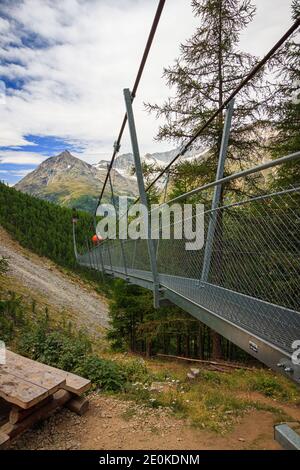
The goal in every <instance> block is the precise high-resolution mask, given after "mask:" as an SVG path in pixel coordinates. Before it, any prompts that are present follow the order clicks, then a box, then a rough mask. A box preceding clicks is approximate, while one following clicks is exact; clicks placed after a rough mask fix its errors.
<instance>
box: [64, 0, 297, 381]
mask: <svg viewBox="0 0 300 470" xmlns="http://www.w3.org/2000/svg"><path fill="white" fill-rule="evenodd" d="M163 4H164V2H160V3H159V7H158V10H157V13H156V16H155V20H154V23H153V25H152V29H151V32H150V35H149V38H148V42H147V45H146V48H145V52H144V56H143V59H142V62H141V65H140V68H139V71H138V74H137V78H136V81H135V84H134V86H133V88H132V91H131V92H130V91H129V89H125V90H124V100H125V107H126V114H125V116H124V119H123V122H122V125H121V130H120V133H119V136H118V139H117V141H116V143H115V145H114V151H113V155H112V159H111V162H110V164H109V167H108V172H107V176H106V179H105V182H104V185H103V189H102V192H101V195H100V198H99V204H100V203H101V201H102V200H103V199H105V198H106V200H109V199H110V200H111V201H112V202H113V203H115V193H116V190H115V188H114V181H113V176H112V175H113V171H114V170H115V166H114V165H115V159H116V156H117V154H118V151H119V149H120V142H121V139H122V135H123V132H124V129H125V127H126V124H127V123H128V125H129V131H130V137H131V143H132V151H133V155H134V164H135V172H136V177H137V183H138V188H139V197H138V199H139V200H140V201H141V202H142V203H144V204H147V192H148V191H149V190H150V189H151V188H152V187H154V185H156V184H157V183H158V181H159V180H160V181H162V179H163V178H164V189H165V188H166V185H167V184H168V181H169V178H168V175H169V171H170V169H171V167H172V166H173V165H174V164H175V162H176V160H178V159H179V158H181V157H182V156H184V154H185V153H186V152H187V150H188V149H189V148H190V147H191V146H192V145H193V144H194V143H195V141H196V139H197V138H198V137H199V136H201V134H202V133H203V131H204V130H205V129H206V128H207V127H208V126H209V125H210V124H211V123H213V122H214V120H215V119H216V118H218V116H219V115H220V113H222V112H225V119H224V128H223V137H222V144H221V149H220V154H219V161H218V168H217V171H216V178H215V180H214V181H212V182H211V183H209V184H206V185H204V186H201V187H198V188H196V189H194V190H192V191H190V192H187V193H185V194H182V195H180V196H179V197H177V198H175V199H173V200H171V201H166V200H164V201H163V202H162V203H161V207H162V208H163V206H164V204H166V203H169V204H170V203H179V204H183V203H188V202H193V203H194V202H195V201H197V202H205V209H204V222H205V223H204V229H205V245H204V247H203V249H201V250H194V251H187V250H185V246H184V244H185V241H186V240H185V239H181V240H178V239H176V238H175V237H174V236H172V233H173V234H174V228H175V227H174V225H175V221H173V222H172V221H171V222H170V233H171V237H170V239H168V240H166V239H162V238H160V237H158V239H153V238H151V236H149V237H148V239H145V240H144V239H139V240H129V239H127V240H122V239H114V240H105V241H104V242H102V243H100V244H98V245H97V246H94V247H92V246H89V247H88V249H87V250H86V251H85V252H81V253H79V252H78V249H77V247H76V227H75V224H74V226H73V228H74V230H73V234H74V246H75V254H76V258H77V261H78V263H79V264H80V265H82V266H86V267H88V268H91V269H95V270H98V271H101V272H103V273H106V274H108V275H112V276H114V277H117V278H121V279H124V280H125V281H127V282H129V283H132V284H136V285H139V286H142V287H144V288H146V289H150V290H152V291H153V296H154V303H155V306H156V307H159V306H160V305H164V304H165V303H169V302H170V303H172V304H175V305H177V306H179V307H181V308H182V309H184V310H185V311H186V312H189V313H190V314H191V315H192V316H194V317H195V318H197V319H198V320H200V321H201V322H203V323H204V324H206V325H208V326H209V327H210V328H212V329H213V330H214V331H216V332H218V333H220V334H221V335H222V336H223V337H225V338H227V339H228V340H230V341H232V342H233V343H234V344H236V345H237V346H239V347H241V348H242V349H243V350H245V351H246V352H247V353H249V354H251V355H252V356H254V357H255V358H256V359H258V360H259V361H261V362H262V363H264V364H266V365H267V366H268V367H270V368H272V369H274V370H275V371H278V372H280V373H282V374H284V375H285V376H286V377H288V378H290V379H291V380H293V381H294V382H295V383H297V384H298V385H299V384H300V365H299V361H297V357H296V356H297V354H296V353H297V348H298V349H299V347H300V295H299V287H300V236H299V233H300V209H299V208H300V187H283V188H278V187H277V188H273V189H272V185H265V187H268V190H266V189H264V190H260V191H258V192H257V193H250V195H249V194H248V196H247V195H243V196H242V197H240V198H239V199H238V198H237V199H235V200H232V198H231V199H230V198H228V199H226V188H228V185H229V184H235V185H236V186H237V187H238V188H245V187H247V184H248V182H249V178H250V179H251V178H252V179H253V180H259V181H266V180H268V179H269V180H272V177H273V176H274V175H275V174H276V172H278V169H279V168H282V165H286V164H288V163H291V162H296V161H299V159H300V151H299V152H296V153H293V154H291V155H282V156H281V157H280V158H278V159H276V160H271V161H268V162H265V163H260V164H257V165H254V166H253V167H248V168H247V169H245V170H242V171H239V172H235V173H233V174H231V175H230V176H224V166H225V162H226V154H227V149H228V145H229V144H230V130H231V121H232V116H233V115H234V102H235V98H236V96H237V95H238V93H239V92H240V91H241V90H242V89H243V87H244V86H245V85H246V84H247V83H248V82H249V81H250V80H251V79H252V78H253V77H254V76H255V75H256V74H257V73H258V71H259V70H260V69H261V68H262V67H263V66H264V65H265V64H266V63H267V61H268V60H269V59H270V58H271V57H272V56H273V55H274V53H275V52H276V51H277V50H278V49H279V48H280V47H281V46H282V45H283V44H284V42H285V41H286V40H287V39H288V38H289V37H290V36H291V35H292V34H293V33H294V32H295V31H296V29H297V28H298V27H299V20H297V21H296V22H295V23H294V24H293V25H292V26H291V28H290V29H289V30H288V31H287V32H286V33H285V34H284V35H283V37H282V38H281V39H280V40H279V41H278V42H277V43H276V44H275V45H274V47H273V48H272V49H271V50H270V51H269V52H268V54H266V56H265V57H264V58H263V59H262V60H261V61H260V62H258V63H257V65H256V66H255V67H254V69H253V70H251V71H250V72H249V74H248V75H247V76H246V77H245V78H244V79H243V81H242V82H241V83H240V85H239V86H238V87H237V88H236V89H235V90H234V92H233V93H232V94H231V95H230V96H229V97H228V98H227V99H226V101H224V103H223V104H222V106H221V107H219V109H217V110H216V111H215V112H214V113H213V114H212V116H211V117H210V119H208V121H207V122H206V123H205V124H204V125H203V126H202V127H201V129H199V130H198V131H197V132H196V133H195V135H194V136H193V137H192V138H191V139H190V140H189V141H188V142H186V143H185V144H184V145H183V146H182V147H181V149H180V151H179V152H178V155H176V157H175V158H174V159H173V160H172V161H171V162H170V163H169V164H168V165H167V166H166V167H165V168H164V169H163V171H161V172H160V173H159V174H157V175H156V176H155V178H154V180H153V181H152V183H151V184H149V185H148V186H146V187H145V181H144V177H143V171H142V165H141V159H140V151H139V145H138V137H137V132H136V126H135V120H134V113H133V100H134V98H135V95H136V91H137V88H138V84H139V81H140V78H141V75H142V72H143V69H144V66H145V63H146V60H147V56H148V53H149V50H150V47H151V44H152V41H153V38H154V35H155V31H156V28H157V24H158V21H159V18H160V15H161V12H162V8H163ZM166 193H167V191H165V194H166ZM245 193H246V194H247V191H245ZM248 193H249V192H248ZM224 194H225V196H224ZM221 195H222V197H221ZM193 222H195V216H193ZM193 227H195V224H194V225H193ZM150 229H151V227H149V235H150ZM160 230H161V227H160ZM295 358H296V359H295Z"/></svg>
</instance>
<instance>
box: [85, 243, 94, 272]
mask: <svg viewBox="0 0 300 470" xmlns="http://www.w3.org/2000/svg"><path fill="white" fill-rule="evenodd" d="M86 246H87V251H88V255H89V261H90V269H92V267H93V265H92V258H91V252H90V245H89V242H88V239H86Z"/></svg>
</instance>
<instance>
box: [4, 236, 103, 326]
mask: <svg viewBox="0 0 300 470" xmlns="http://www.w3.org/2000/svg"><path fill="white" fill-rule="evenodd" d="M0 256H5V257H7V258H9V266H10V270H9V274H10V275H11V276H13V277H15V278H16V279H17V280H18V281H20V282H21V283H22V284H23V285H24V286H25V287H27V288H28V289H29V290H30V291H33V292H38V293H40V294H41V296H42V297H43V298H45V299H47V301H48V302H49V304H50V305H55V306H56V307H58V308H59V309H66V310H68V311H72V312H73V314H74V317H75V319H77V320H78V323H79V324H82V325H84V326H85V327H87V328H88V329H95V328H98V327H99V326H101V327H106V326H107V322H108V320H107V316H108V307H107V302H106V300H105V298H103V297H101V296H100V295H98V294H97V293H96V292H95V291H94V290H93V289H92V288H90V289H89V288H88V287H87V286H86V285H84V284H83V283H80V281H79V280H76V281H75V280H72V279H71V277H69V276H67V275H65V274H64V273H62V272H61V271H59V270H58V268H57V267H56V266H55V264H54V263H52V262H51V261H49V260H48V259H46V258H40V257H39V256H36V255H35V254H33V253H32V252H30V251H29V250H26V249H24V248H22V247H20V245H19V244H18V243H17V242H15V241H14V240H12V238H11V237H10V236H9V235H8V234H7V232H6V231H5V230H3V229H2V227H0Z"/></svg>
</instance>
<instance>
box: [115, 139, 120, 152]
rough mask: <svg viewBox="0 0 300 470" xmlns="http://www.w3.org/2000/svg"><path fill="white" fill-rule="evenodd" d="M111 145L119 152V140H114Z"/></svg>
mask: <svg viewBox="0 0 300 470" xmlns="http://www.w3.org/2000/svg"><path fill="white" fill-rule="evenodd" d="M113 147H114V151H115V152H116V153H118V152H120V148H121V145H120V144H119V142H117V141H115V142H114V145H113Z"/></svg>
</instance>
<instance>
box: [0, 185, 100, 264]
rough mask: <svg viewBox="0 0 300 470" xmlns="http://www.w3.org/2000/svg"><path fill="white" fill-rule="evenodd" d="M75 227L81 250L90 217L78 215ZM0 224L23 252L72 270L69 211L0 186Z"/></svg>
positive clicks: (70, 217) (89, 223)
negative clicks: (26, 250) (43, 257)
mask: <svg viewBox="0 0 300 470" xmlns="http://www.w3.org/2000/svg"><path fill="white" fill-rule="evenodd" d="M79 215H80V217H79V221H78V224H77V227H76V233H77V237H78V244H79V246H84V243H85V237H86V236H87V235H88V234H89V228H90V227H91V222H92V217H91V215H90V214H88V213H86V212H80V213H79ZM0 224H1V225H2V226H3V227H4V228H5V229H6V230H7V231H8V232H9V233H11V234H12V235H13V237H14V238H15V239H16V240H17V241H19V242H20V243H21V245H23V246H24V247H26V248H29V249H30V250H32V251H34V252H35V253H37V254H38V255H40V256H47V257H48V258H50V259H52V260H53V261H55V262H56V263H58V264H60V265H62V266H66V267H74V266H75V256H74V249H73V239H72V209H68V208H65V207H60V206H58V205H55V204H53V203H50V202H47V201H42V200H40V199H37V198H35V197H33V196H30V195H28V194H23V193H21V192H19V191H17V190H15V189H14V188H10V187H8V186H6V185H5V184H3V183H0Z"/></svg>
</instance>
